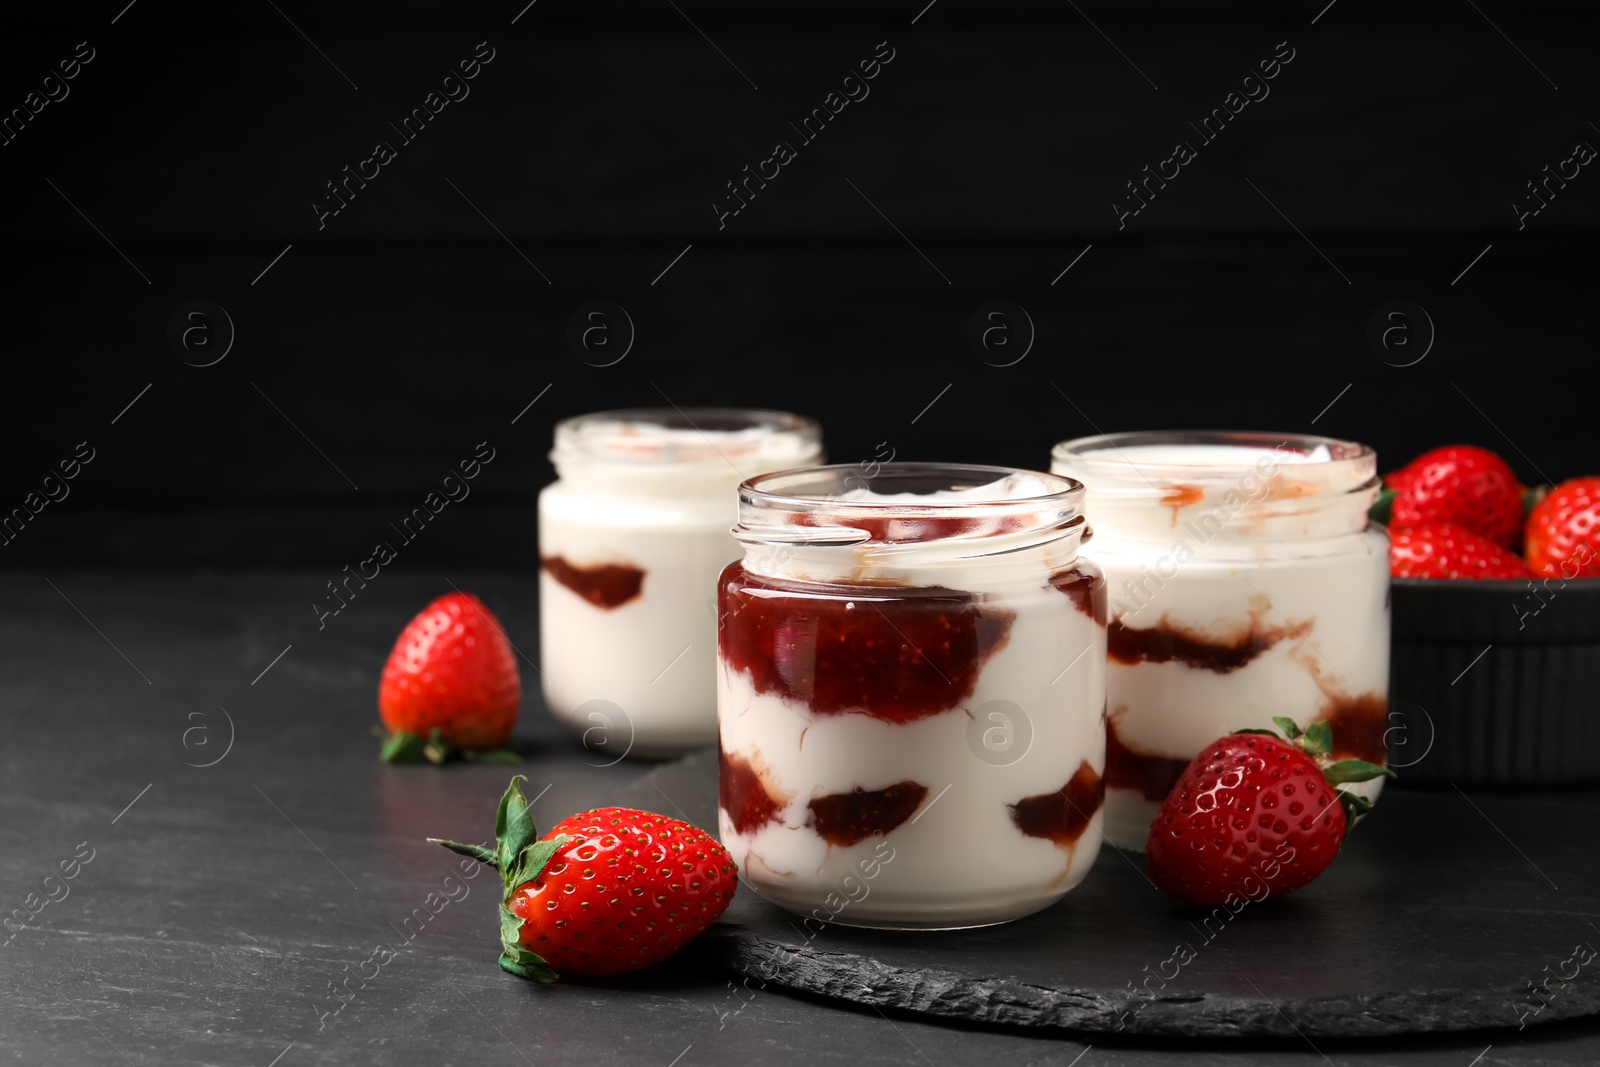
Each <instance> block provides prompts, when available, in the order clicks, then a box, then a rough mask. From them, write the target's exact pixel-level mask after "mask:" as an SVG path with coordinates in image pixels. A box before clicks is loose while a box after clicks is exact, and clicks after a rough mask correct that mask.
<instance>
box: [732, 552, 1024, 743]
mask: <svg viewBox="0 0 1600 1067" xmlns="http://www.w3.org/2000/svg"><path fill="white" fill-rule="evenodd" d="M1015 617H1016V616H1015V614H1014V613H1013V612H1010V611H1006V610H1003V609H1000V608H995V607H987V606H980V604H979V601H978V598H977V597H976V596H974V595H973V594H971V593H963V592H961V591H959V590H956V589H946V588H943V587H940V586H927V587H918V588H912V587H906V586H897V585H888V584H868V583H864V582H863V583H854V584H844V583H838V584H823V583H817V582H804V583H795V582H786V581H783V580H780V579H773V578H764V577H757V576H756V575H753V574H751V573H749V572H748V571H746V570H745V569H744V567H743V565H741V564H738V563H734V564H731V565H730V566H729V567H728V569H727V570H725V571H723V572H722V582H721V590H720V596H719V598H718V621H717V648H718V651H719V653H720V654H721V656H722V658H723V660H724V661H725V662H726V663H727V665H728V667H729V668H730V669H731V670H735V671H742V672H746V673H748V675H749V676H750V680H751V684H752V685H753V687H754V688H755V691H756V692H757V693H774V694H776V695H778V696H780V697H782V698H785V699H789V700H794V701H797V702H799V703H802V704H805V705H807V706H809V707H810V708H811V710H812V711H813V712H815V713H817V714H820V715H840V714H844V713H846V712H859V713H861V714H864V715H870V716H872V717H873V718H875V719H881V720H883V721H885V722H894V723H906V722H913V721H915V720H917V719H922V718H926V717H928V716H931V715H937V714H939V713H941V712H944V711H949V710H950V709H951V708H954V707H957V706H959V705H960V704H961V703H962V702H963V701H965V700H967V699H969V698H970V697H971V696H972V691H973V687H974V686H976V685H977V682H978V674H979V672H980V671H982V669H983V665H984V663H986V662H987V661H988V659H989V657H990V656H992V655H994V653H995V652H997V651H998V650H999V649H1000V648H1002V647H1003V646H1004V645H1005V643H1006V639H1007V638H1008V637H1009V636H1010V632H1011V623H1012V621H1013V620H1014V619H1015Z"/></svg>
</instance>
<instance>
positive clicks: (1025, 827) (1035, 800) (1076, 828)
mask: <svg viewBox="0 0 1600 1067" xmlns="http://www.w3.org/2000/svg"><path fill="white" fill-rule="evenodd" d="M1105 796H1106V784H1105V782H1104V781H1103V780H1102V779H1101V777H1100V776H1099V775H1098V774H1096V773H1095V772H1094V768H1093V767H1091V766H1089V764H1088V761H1084V762H1082V763H1079V764H1078V769H1077V771H1076V772H1074V774H1073V775H1072V777H1071V778H1069V779H1067V784H1066V785H1064V786H1062V787H1061V788H1060V789H1057V790H1056V791H1055V792H1054V793H1040V794H1039V795H1038V796H1032V797H1024V798H1023V799H1021V800H1019V801H1017V802H1016V803H1015V804H1012V805H1010V807H1011V821H1012V822H1014V823H1016V824H1017V829H1018V830H1021V831H1022V832H1023V833H1025V834H1027V835H1028V836H1029V837H1042V838H1044V839H1045V840H1047V841H1054V842H1055V843H1056V844H1058V845H1071V844H1075V843H1076V842H1077V840H1078V838H1080V837H1082V836H1083V832H1084V831H1085V830H1086V829H1088V828H1089V820H1090V818H1092V817H1093V816H1094V813H1095V812H1097V811H1099V810H1100V805H1101V803H1102V802H1103V801H1104V800H1105Z"/></svg>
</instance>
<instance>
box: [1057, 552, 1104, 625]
mask: <svg viewBox="0 0 1600 1067" xmlns="http://www.w3.org/2000/svg"><path fill="white" fill-rule="evenodd" d="M1050 584H1051V585H1053V586H1055V587H1056V588H1057V589H1058V590H1060V591H1061V592H1063V593H1065V594H1067V596H1068V597H1069V598H1071V600H1072V603H1073V605H1074V606H1075V607H1076V608H1077V609H1078V610H1079V611H1081V612H1083V613H1084V614H1085V615H1087V616H1089V618H1091V619H1093V620H1094V621H1095V622H1097V623H1099V624H1100V625H1101V626H1104V625H1105V624H1106V578H1105V575H1104V574H1102V573H1101V572H1100V568H1099V567H1096V566H1095V565H1094V564H1093V563H1090V562H1089V561H1088V560H1086V559H1080V560H1078V561H1077V562H1076V563H1074V564H1073V565H1072V566H1071V567H1070V568H1068V569H1067V570H1064V571H1057V572H1056V573H1054V574H1052V575H1051V576H1050Z"/></svg>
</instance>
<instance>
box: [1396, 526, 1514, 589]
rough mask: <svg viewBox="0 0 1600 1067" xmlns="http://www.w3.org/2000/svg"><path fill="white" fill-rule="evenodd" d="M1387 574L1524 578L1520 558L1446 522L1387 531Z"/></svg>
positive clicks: (1407, 576) (1405, 576)
mask: <svg viewBox="0 0 1600 1067" xmlns="http://www.w3.org/2000/svg"><path fill="white" fill-rule="evenodd" d="M1389 573H1390V574H1391V575H1393V576H1394V577H1396V578H1526V577H1527V576H1528V568H1527V566H1526V565H1525V564H1524V563H1523V562H1522V558H1521V557H1520V556H1517V555H1514V554H1513V553H1510V552H1507V551H1506V550H1505V549H1503V548H1501V547H1500V546H1499V545H1497V544H1495V543H1494V542H1493V541H1490V540H1488V539H1487V538H1483V537H1479V536H1478V535H1477V534H1475V533H1472V532H1471V531H1470V530H1465V529H1463V528H1462V527H1460V526H1452V525H1450V524H1449V523H1432V524H1430V525H1426V526H1414V527H1411V528H1410V529H1405V530H1401V529H1395V530H1390V531H1389Z"/></svg>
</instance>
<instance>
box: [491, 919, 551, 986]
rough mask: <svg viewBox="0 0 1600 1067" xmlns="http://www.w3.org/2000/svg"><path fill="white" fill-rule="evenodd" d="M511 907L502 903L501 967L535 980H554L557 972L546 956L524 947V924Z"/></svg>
mask: <svg viewBox="0 0 1600 1067" xmlns="http://www.w3.org/2000/svg"><path fill="white" fill-rule="evenodd" d="M523 922H524V920H522V919H520V918H518V917H517V916H516V915H515V914H513V912H512V911H511V909H510V908H508V907H506V906H505V905H504V904H502V905H500V948H501V952H500V969H501V970H503V971H505V972H507V973H509V974H514V975H516V976H517V977H518V978H526V979H529V980H530V981H534V982H545V983H549V982H554V981H555V980H556V972H555V971H554V970H552V969H551V967H550V965H549V964H548V963H546V962H545V961H544V957H542V956H540V955H538V954H537V953H534V952H529V951H528V950H527V949H525V948H523V947H522V940H521V939H522V926H523Z"/></svg>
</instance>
